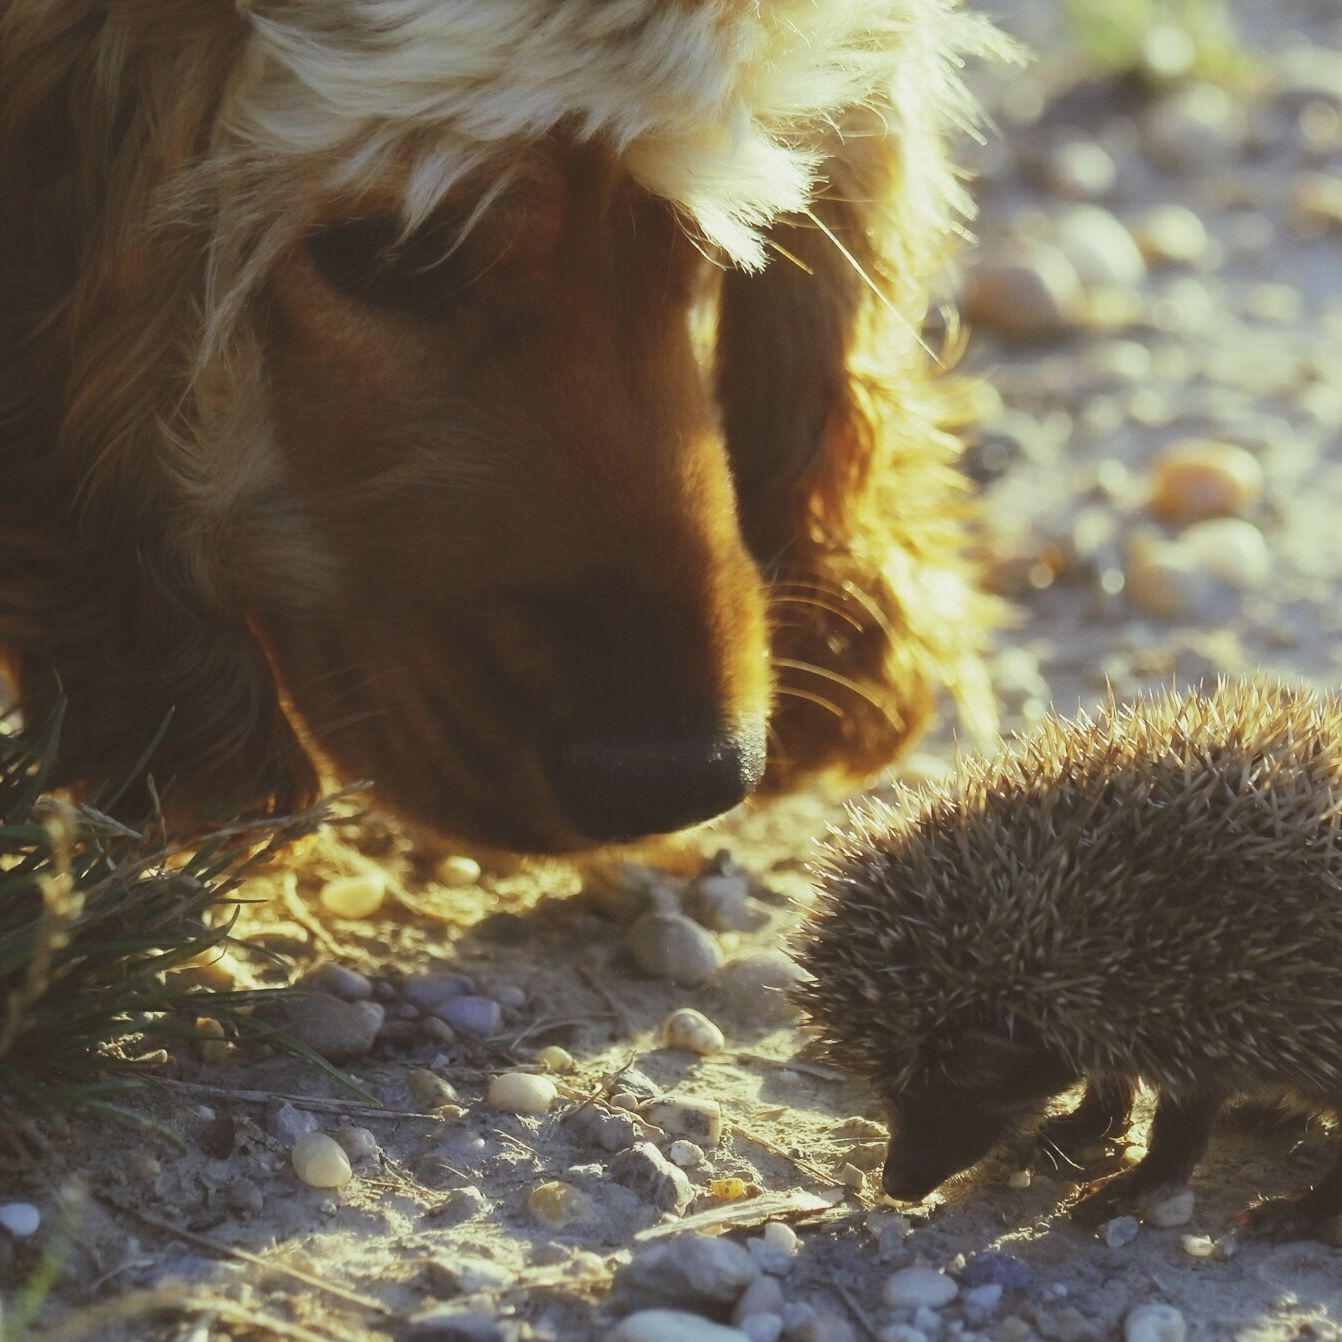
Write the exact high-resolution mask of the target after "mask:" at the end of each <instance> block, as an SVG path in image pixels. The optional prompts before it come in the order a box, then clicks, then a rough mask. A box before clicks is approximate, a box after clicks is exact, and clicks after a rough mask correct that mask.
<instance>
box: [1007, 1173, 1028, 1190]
mask: <svg viewBox="0 0 1342 1342" xmlns="http://www.w3.org/2000/svg"><path fill="white" fill-rule="evenodd" d="M1031 1177H1032V1176H1031V1174H1030V1171H1029V1170H1012V1172H1011V1173H1010V1174H1008V1175H1007V1187H1008V1188H1029V1186H1030V1180H1031Z"/></svg>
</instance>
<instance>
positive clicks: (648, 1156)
mask: <svg viewBox="0 0 1342 1342" xmlns="http://www.w3.org/2000/svg"><path fill="white" fill-rule="evenodd" d="M610 1174H611V1178H613V1179H614V1180H615V1182H616V1183H617V1184H622V1185H623V1186H624V1187H625V1188H629V1189H632V1190H633V1191H634V1192H635V1193H637V1194H638V1195H639V1197H641V1198H643V1199H644V1200H645V1201H647V1202H651V1203H652V1204H653V1206H654V1207H656V1208H657V1210H658V1211H663V1212H674V1213H675V1214H676V1215H677V1216H679V1215H680V1213H681V1212H683V1211H684V1210H685V1208H686V1207H688V1206H689V1205H690V1202H691V1201H692V1200H693V1198H694V1189H693V1188H691V1187H690V1181H689V1179H688V1178H687V1177H686V1175H685V1171H684V1170H682V1169H680V1168H679V1167H678V1166H676V1165H673V1164H672V1163H671V1162H670V1161H669V1160H668V1159H667V1158H666V1157H665V1156H664V1155H662V1153H661V1152H660V1151H659V1150H658V1149H657V1148H656V1147H655V1146H653V1144H652V1143H651V1142H638V1143H637V1144H636V1145H634V1146H631V1147H628V1148H626V1149H625V1150H623V1151H620V1152H618V1153H617V1154H616V1156H615V1158H614V1159H613V1160H612V1161H611V1162H610Z"/></svg>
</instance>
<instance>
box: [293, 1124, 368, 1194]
mask: <svg viewBox="0 0 1342 1342" xmlns="http://www.w3.org/2000/svg"><path fill="white" fill-rule="evenodd" d="M289 1159H290V1160H291V1161H292V1162H293V1167H294V1173H295V1174H296V1175H298V1177H299V1178H300V1179H301V1180H302V1181H303V1182H304V1183H305V1184H307V1185H308V1187H309V1188H340V1187H341V1186H342V1185H344V1184H347V1183H349V1181H350V1178H351V1177H352V1176H353V1173H354V1172H353V1170H351V1169H350V1164H349V1157H348V1156H347V1155H346V1154H345V1152H344V1150H343V1149H342V1148H341V1146H340V1143H339V1142H337V1141H336V1140H335V1138H333V1137H328V1136H327V1135H326V1133H324V1132H310V1133H308V1134H307V1136H306V1137H300V1138H299V1139H298V1140H297V1141H296V1142H295V1143H294V1145H293V1150H292V1151H290V1152H289Z"/></svg>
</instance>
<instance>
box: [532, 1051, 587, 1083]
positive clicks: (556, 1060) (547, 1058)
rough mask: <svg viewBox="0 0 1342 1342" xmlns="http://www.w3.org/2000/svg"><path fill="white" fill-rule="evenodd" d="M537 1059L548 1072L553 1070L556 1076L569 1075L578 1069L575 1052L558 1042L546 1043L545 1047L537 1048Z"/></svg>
mask: <svg viewBox="0 0 1342 1342" xmlns="http://www.w3.org/2000/svg"><path fill="white" fill-rule="evenodd" d="M536 1061H537V1062H538V1063H540V1065H541V1066H542V1067H544V1068H545V1070H546V1071H547V1072H553V1073H554V1074H555V1075H556V1076H569V1075H571V1074H572V1073H574V1072H576V1071H577V1070H578V1064H577V1063H576V1062H575V1061H574V1058H573V1054H572V1053H570V1052H569V1051H568V1049H566V1048H561V1047H560V1045H558V1044H546V1046H545V1047H544V1048H542V1049H539V1050H537V1052H536Z"/></svg>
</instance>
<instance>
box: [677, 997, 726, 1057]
mask: <svg viewBox="0 0 1342 1342" xmlns="http://www.w3.org/2000/svg"><path fill="white" fill-rule="evenodd" d="M662 1037H663V1038H664V1039H665V1040H666V1046H667V1048H681V1049H684V1050H685V1051H686V1052H687V1053H698V1054H699V1055H700V1056H701V1057H708V1056H709V1055H710V1054H713V1053H721V1052H722V1050H723V1049H724V1048H726V1046H727V1041H726V1039H725V1038H724V1037H723V1033H722V1031H721V1030H719V1029H718V1027H717V1026H716V1025H714V1024H713V1022H712V1021H711V1020H709V1019H708V1017H707V1016H705V1015H704V1013H703V1012H702V1011H696V1010H695V1009H694V1008H693V1007H681V1008H680V1010H679V1011H673V1012H672V1013H671V1014H670V1015H669V1016H668V1017H667V1018H666V1020H665V1021H664V1022H663V1024H662Z"/></svg>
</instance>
